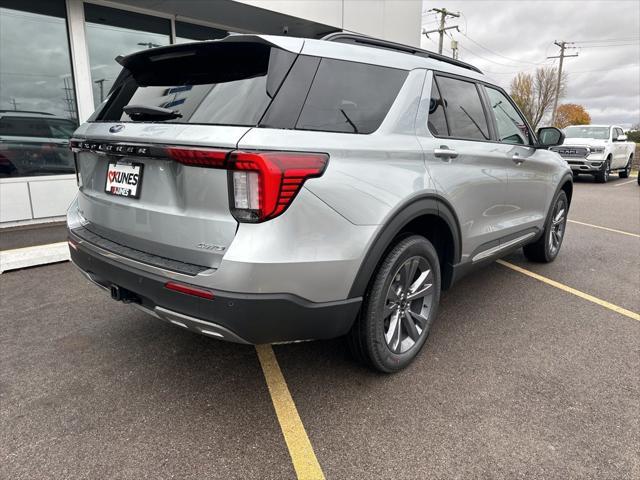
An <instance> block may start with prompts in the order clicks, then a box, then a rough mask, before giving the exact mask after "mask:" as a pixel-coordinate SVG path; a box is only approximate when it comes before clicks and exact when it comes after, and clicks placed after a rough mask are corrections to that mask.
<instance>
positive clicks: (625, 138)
mask: <svg viewBox="0 0 640 480" xmlns="http://www.w3.org/2000/svg"><path fill="white" fill-rule="evenodd" d="M626 141H627V136H626V135H624V134H623V135H618V137H617V138H616V139H615V140H614V142H626Z"/></svg>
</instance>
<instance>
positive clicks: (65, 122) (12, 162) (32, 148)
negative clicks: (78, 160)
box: [0, 0, 78, 178]
mask: <svg viewBox="0 0 640 480" xmlns="http://www.w3.org/2000/svg"><path fill="white" fill-rule="evenodd" d="M66 22H67V21H66V7H65V2H64V0H30V1H29V2H25V1H23V0H22V1H21V0H0V178H2V177H28V176H34V175H52V174H70V173H73V172H74V165H73V157H72V155H71V152H70V151H69V147H68V140H69V136H70V135H71V133H72V132H73V131H74V130H75V128H76V127H77V118H78V114H77V109H76V99H75V90H74V85H73V77H72V74H71V60H70V54H69V41H68V38H67V23H66Z"/></svg>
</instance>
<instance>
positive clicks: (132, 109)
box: [122, 105, 182, 122]
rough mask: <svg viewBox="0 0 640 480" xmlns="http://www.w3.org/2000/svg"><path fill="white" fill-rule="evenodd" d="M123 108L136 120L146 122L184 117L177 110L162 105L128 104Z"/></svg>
mask: <svg viewBox="0 0 640 480" xmlns="http://www.w3.org/2000/svg"><path fill="white" fill-rule="evenodd" d="M122 110H124V113H126V114H127V115H129V118H131V120H133V121H134V122H144V121H145V120H172V119H174V118H180V117H182V114H180V113H178V111H177V110H170V109H168V108H162V107H151V106H147V105H127V106H126V107H124V108H123V109H122Z"/></svg>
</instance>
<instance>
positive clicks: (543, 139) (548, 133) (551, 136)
mask: <svg viewBox="0 0 640 480" xmlns="http://www.w3.org/2000/svg"><path fill="white" fill-rule="evenodd" d="M563 142H564V133H562V131H560V130H559V129H557V128H556V127H542V128H539V129H538V145H536V146H537V147H538V148H549V147H555V146H556V145H562V143H563Z"/></svg>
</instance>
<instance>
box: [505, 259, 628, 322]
mask: <svg viewBox="0 0 640 480" xmlns="http://www.w3.org/2000/svg"><path fill="white" fill-rule="evenodd" d="M497 262H498V263H499V264H500V265H503V266H505V267H507V268H510V269H511V270H515V271H516V272H520V273H522V274H524V275H527V276H529V277H531V278H535V279H536V280H539V281H541V282H543V283H546V284H547V285H551V286H552V287H556V288H559V289H560V290H564V291H565V292H568V293H571V294H573V295H575V296H577V297H580V298H583V299H585V300H588V301H590V302H593V303H596V304H598V305H600V306H602V307H604V308H608V309H609V310H613V311H614V312H616V313H619V314H621V315H624V316H625V317H629V318H631V319H632V320H637V321H639V322H640V314H638V313H635V312H632V311H631V310H627V309H626V308H622V307H619V306H617V305H614V304H613V303H609V302H607V301H606V300H601V299H599V298H597V297H594V296H593V295H589V294H588V293H584V292H581V291H580V290H576V289H575V288H572V287H569V286H567V285H564V284H562V283H560V282H556V281H555V280H551V279H550V278H547V277H543V276H542V275H538V274H537V273H534V272H531V271H529V270H526V269H524V268H522V267H519V266H517V265H514V264H513V263H509V262H505V261H504V260H497Z"/></svg>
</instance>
